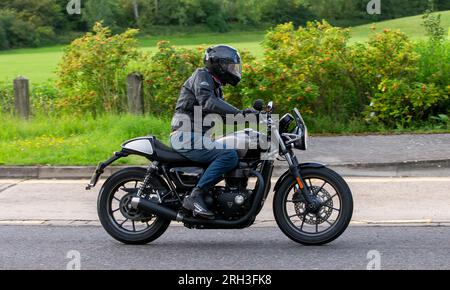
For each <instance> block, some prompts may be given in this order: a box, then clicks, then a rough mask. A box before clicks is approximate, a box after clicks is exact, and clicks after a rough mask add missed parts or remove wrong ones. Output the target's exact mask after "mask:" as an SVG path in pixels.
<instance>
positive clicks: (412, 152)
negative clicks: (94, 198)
mask: <svg viewBox="0 0 450 290" xmlns="http://www.w3.org/2000/svg"><path fill="white" fill-rule="evenodd" d="M118 149H119V148H118ZM296 154H297V156H298V158H299V160H301V161H302V162H307V161H317V162H321V163H325V164H329V165H331V167H332V168H333V169H335V170H336V171H338V172H339V173H341V174H343V175H347V176H442V177H445V176H450V134H414V135H411V134H403V135H369V136H337V137H311V138H310V142H309V148H308V150H307V151H298V152H297V153H296ZM99 161H102V160H99ZM93 165H96V164H93ZM120 168H121V167H108V168H107V170H106V172H105V174H104V175H105V176H108V175H110V174H111V173H112V172H114V171H117V170H119V169H120ZM94 169H95V166H91V167H76V166H69V167H46V166H42V167H40V166H28V167H1V166H0V178H42V179H46V178H62V179H64V178H66V179H68V178H89V177H90V176H91V174H92V172H93V171H94ZM285 169H286V165H285V162H277V163H276V170H275V174H278V175H279V174H281V173H282V172H284V171H285Z"/></svg>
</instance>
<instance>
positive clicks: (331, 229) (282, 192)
mask: <svg viewBox="0 0 450 290" xmlns="http://www.w3.org/2000/svg"><path fill="white" fill-rule="evenodd" d="M301 175H302V177H303V180H304V181H305V183H306V186H308V187H309V189H310V191H311V192H312V193H313V194H314V195H315V196H316V197H317V198H318V199H319V200H320V201H321V204H322V206H321V207H320V208H319V209H318V210H316V211H314V212H311V211H309V210H308V208H307V207H306V203H305V200H304V199H303V197H302V196H301V194H300V193H299V192H296V190H295V184H296V181H295V179H294V178H293V177H292V176H289V177H287V178H286V179H285V180H284V181H283V183H282V184H281V185H280V187H279V190H278V191H277V192H276V193H275V197H274V200H273V212H274V216H275V220H276V222H277V224H278V226H279V228H280V229H281V231H282V232H283V233H284V234H285V235H286V236H288V237H289V238H290V239H292V240H294V241H295V242H298V243H301V244H303V245H323V244H326V243H329V242H331V241H333V240H334V239H336V238H337V237H339V236H340V235H341V234H342V233H343V232H344V231H345V229H346V228H347V226H348V224H349V223H350V220H351V218H352V213H353V198H352V193H351V191H350V188H349V187H348V185H347V183H346V182H345V181H344V179H343V178H342V177H341V176H340V175H339V174H337V173H336V172H334V171H333V170H331V169H329V168H326V167H321V168H305V169H302V170H301Z"/></svg>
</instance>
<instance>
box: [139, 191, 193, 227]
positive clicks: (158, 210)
mask: <svg viewBox="0 0 450 290" xmlns="http://www.w3.org/2000/svg"><path fill="white" fill-rule="evenodd" d="M131 207H132V208H137V209H140V210H142V211H144V212H149V213H152V214H155V215H158V216H161V217H163V218H165V219H169V220H173V221H178V222H181V221H183V218H184V217H183V215H182V214H181V213H180V212H177V211H175V210H173V209H170V208H167V207H164V206H161V205H159V204H157V203H154V202H151V201H149V200H146V199H143V198H140V197H133V198H132V199H131Z"/></svg>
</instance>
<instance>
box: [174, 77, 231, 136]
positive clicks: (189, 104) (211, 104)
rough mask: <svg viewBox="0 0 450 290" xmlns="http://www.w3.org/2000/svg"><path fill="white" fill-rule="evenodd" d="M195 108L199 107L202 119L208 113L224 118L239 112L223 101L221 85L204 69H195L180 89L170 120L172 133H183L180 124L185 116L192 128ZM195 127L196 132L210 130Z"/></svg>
mask: <svg viewBox="0 0 450 290" xmlns="http://www.w3.org/2000/svg"><path fill="white" fill-rule="evenodd" d="M195 106H199V107H201V111H202V117H203V118H204V117H205V115H206V114H208V113H215V114H219V115H221V116H222V117H225V115H226V114H237V113H239V112H240V111H239V110H238V109H237V108H236V107H234V106H232V105H230V104H229V103H227V102H226V101H225V100H224V98H223V92H222V85H221V84H220V83H218V82H217V81H215V79H214V78H213V76H212V75H211V74H210V73H209V72H208V70H207V69H206V68H200V69H197V70H196V71H195V72H194V73H193V74H192V76H191V77H190V78H189V79H188V80H187V81H186V82H185V83H184V85H183V87H182V88H181V92H180V96H179V97H178V101H177V105H176V108H175V114H174V116H173V118H172V131H176V130H182V131H183V130H184V131H185V129H184V128H186V127H184V126H182V123H183V120H186V117H185V116H186V115H187V116H189V120H190V122H191V128H194V127H193V123H194V107H195ZM202 122H203V120H202ZM195 125H196V131H197V132H199V131H198V130H201V132H205V131H207V130H209V129H210V128H211V127H208V126H202V128H197V126H199V125H200V124H195Z"/></svg>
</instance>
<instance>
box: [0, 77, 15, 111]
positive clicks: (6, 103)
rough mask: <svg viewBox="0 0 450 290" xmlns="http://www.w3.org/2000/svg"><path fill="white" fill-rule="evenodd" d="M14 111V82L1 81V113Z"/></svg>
mask: <svg viewBox="0 0 450 290" xmlns="http://www.w3.org/2000/svg"><path fill="white" fill-rule="evenodd" d="M2 113H4V114H10V115H12V114H13V113H14V91H13V86H12V83H0V114H2Z"/></svg>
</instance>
